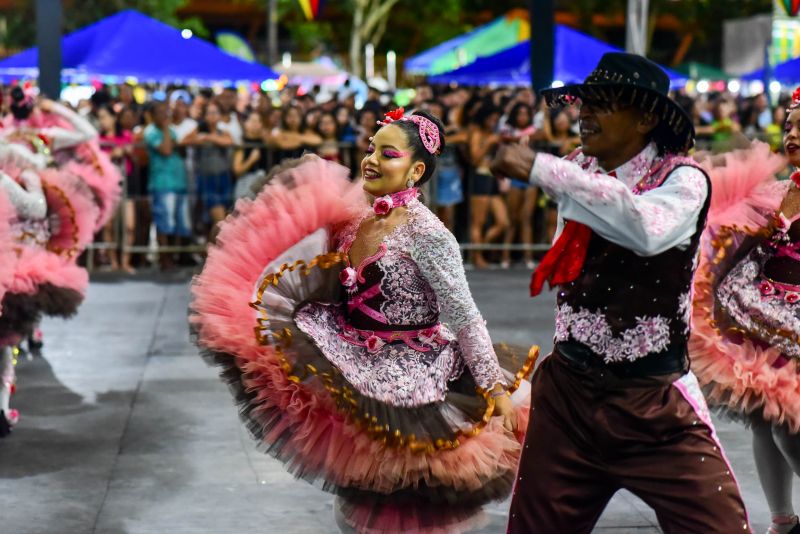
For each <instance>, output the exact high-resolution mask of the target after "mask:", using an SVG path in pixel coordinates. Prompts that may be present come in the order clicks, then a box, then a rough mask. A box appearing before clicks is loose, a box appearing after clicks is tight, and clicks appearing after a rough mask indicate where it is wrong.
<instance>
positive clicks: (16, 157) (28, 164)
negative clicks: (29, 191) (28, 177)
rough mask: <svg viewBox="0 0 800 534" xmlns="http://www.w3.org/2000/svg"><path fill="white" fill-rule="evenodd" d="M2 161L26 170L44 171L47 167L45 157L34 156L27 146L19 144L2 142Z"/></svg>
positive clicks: (0, 148)
mask: <svg viewBox="0 0 800 534" xmlns="http://www.w3.org/2000/svg"><path fill="white" fill-rule="evenodd" d="M0 161H7V162H9V163H11V164H13V165H16V166H17V167H21V168H24V169H29V168H33V169H38V170H42V169H44V168H45V167H46V166H47V160H46V159H45V157H44V156H42V155H39V154H34V153H33V152H32V151H31V150H30V149H29V148H27V147H26V146H24V145H20V144H17V143H5V142H0Z"/></svg>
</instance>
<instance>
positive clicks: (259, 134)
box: [233, 111, 269, 199]
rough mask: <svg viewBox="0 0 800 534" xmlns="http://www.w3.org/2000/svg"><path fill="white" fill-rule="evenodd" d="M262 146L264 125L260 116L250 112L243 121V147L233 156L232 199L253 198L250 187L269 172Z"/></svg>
mask: <svg viewBox="0 0 800 534" xmlns="http://www.w3.org/2000/svg"><path fill="white" fill-rule="evenodd" d="M263 144H264V124H263V122H262V120H261V115H260V114H259V113H258V112H256V111H251V112H250V113H249V114H248V115H247V118H246V119H245V121H244V146H241V147H238V148H237V149H236V151H235V152H234V154H233V175H234V177H235V178H236V187H235V188H234V194H233V196H234V198H237V199H238V198H244V197H250V198H252V197H254V196H255V195H254V194H253V192H252V190H251V187H250V186H251V185H252V184H253V182H255V181H256V180H258V179H259V178H260V177H262V176H264V175H266V173H267V171H268V170H269V167H268V166H267V154H266V150H265V149H264V148H263Z"/></svg>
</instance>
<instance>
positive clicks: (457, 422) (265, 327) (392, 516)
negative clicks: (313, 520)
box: [190, 159, 533, 534]
mask: <svg viewBox="0 0 800 534" xmlns="http://www.w3.org/2000/svg"><path fill="white" fill-rule="evenodd" d="M276 182H277V183H276ZM276 182H273V184H272V185H270V186H268V187H267V189H266V190H265V191H264V192H262V193H261V195H259V196H258V198H256V199H255V200H254V201H249V200H240V201H239V202H238V203H237V206H236V213H235V215H234V216H232V217H230V218H229V219H228V220H227V221H226V224H225V225H224V227H223V228H222V229H221V231H220V234H219V240H218V243H220V245H221V246H218V247H215V248H214V249H212V250H211V251H210V254H209V259H208V262H207V264H206V267H205V269H204V272H203V274H201V275H200V276H199V277H197V278H196V280H195V284H194V287H193V292H194V297H195V299H194V302H193V305H192V314H191V316H190V322H191V323H192V326H193V330H194V331H195V332H196V336H197V341H198V344H199V345H200V346H201V348H202V349H203V351H204V353H205V356H206V357H207V358H209V359H210V360H211V361H213V362H214V363H215V364H217V365H220V366H221V367H222V368H223V372H222V375H223V377H224V378H225V379H226V380H227V381H228V383H229V384H230V385H231V387H232V389H233V392H234V395H235V396H236V397H237V400H238V402H239V405H240V409H241V413H242V416H243V418H244V419H245V421H246V422H247V424H248V427H249V428H250V430H251V432H252V433H253V435H254V436H255V437H256V439H258V440H259V441H260V442H261V444H262V445H263V446H264V448H265V449H266V450H267V452H269V453H270V454H272V455H273V456H275V457H276V458H278V459H280V460H281V461H283V462H285V463H286V466H287V469H288V470H289V471H290V472H292V473H293V474H295V475H296V476H298V477H302V478H304V479H305V480H307V481H309V482H312V483H317V484H320V485H321V486H322V487H323V488H324V489H326V490H327V491H331V492H333V493H336V494H337V495H339V496H340V497H342V502H343V506H342V512H343V514H344V516H345V519H346V521H347V522H348V523H349V524H350V525H351V526H353V527H354V528H355V529H356V530H357V531H358V532H362V533H376V534H377V533H401V532H402V533H412V532H426V533H448V532H462V531H464V530H466V529H469V528H473V527H475V526H477V524H479V523H480V520H481V516H480V509H481V506H482V505H483V504H485V503H487V502H489V501H491V500H498V499H503V498H505V497H506V496H507V495H508V494H509V493H510V490H511V487H512V483H513V479H514V474H515V470H516V465H517V461H518V459H519V454H520V448H521V442H522V438H523V436H522V432H523V431H524V430H520V431H519V432H517V433H510V432H508V431H506V430H505V429H504V428H503V425H502V420H501V419H500V418H493V417H491V414H492V409H493V400H492V399H491V397H490V396H489V395H484V394H481V393H478V392H477V391H476V386H475V382H474V380H473V379H472V377H471V375H470V373H469V371H468V370H467V369H465V368H464V366H463V363H462V361H461V358H460V357H459V348H458V345H457V343H455V342H454V341H453V336H452V334H450V333H449V332H448V331H447V329H446V328H444V327H440V328H439V329H436V330H435V331H433V330H426V331H421V332H418V335H417V336H416V337H415V339H414V340H412V343H413V344H414V345H415V346H416V348H412V347H411V346H410V345H409V344H408V343H406V342H405V341H391V340H382V341H380V342H377V341H375V340H374V339H372V336H367V335H366V334H368V333H365V332H356V331H353V330H352V329H348V328H346V325H347V322H346V318H345V313H344V310H343V308H342V304H341V295H340V294H339V291H340V288H341V283H340V282H339V273H340V272H341V270H342V268H343V266H344V255H343V254H342V253H339V252H336V251H332V250H330V249H329V246H330V235H329V234H328V232H327V230H326V228H329V227H331V226H333V225H337V224H342V223H345V222H347V221H350V220H352V219H353V218H354V217H356V216H357V215H358V213H359V212H360V211H361V209H362V207H363V205H364V199H363V193H362V192H361V188H360V187H359V186H358V185H354V184H351V183H350V182H349V180H348V179H347V170H346V169H343V168H341V167H339V166H337V165H332V164H329V163H324V162H322V161H321V160H315V159H312V160H310V161H309V160H306V162H305V163H304V164H303V165H302V166H300V167H298V168H296V169H294V170H291V171H288V172H287V173H285V174H284V175H283V176H280V177H279V179H278V180H277V181H276ZM323 184H324V187H323ZM345 338H347V339H345ZM370 339H371V341H369V343H368V342H367V340H370ZM359 342H363V344H364V346H359V345H358V343H359ZM511 361H512V358H511V357H509V362H511ZM515 363H516V364H517V367H516V368H514V367H513V365H512V364H511V363H506V362H504V361H501V364H503V366H504V368H505V369H508V371H507V372H506V378H507V380H508V381H509V382H510V383H513V384H514V385H515V386H520V385H521V386H522V387H521V388H520V390H519V391H518V392H517V393H516V394H515V395H514V396H512V400H514V402H515V405H516V406H517V418H518V425H519V428H520V429H525V428H526V427H527V415H528V404H527V403H528V397H529V396H528V394H527V393H528V388H526V386H527V382H525V381H524V379H525V377H526V376H527V374H528V373H529V372H530V371H531V369H532V366H533V362H532V360H531V359H526V360H524V361H516V362H515ZM512 368H513V369H514V371H515V372H512V371H511V369H512Z"/></svg>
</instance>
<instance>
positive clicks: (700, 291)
mask: <svg viewBox="0 0 800 534" xmlns="http://www.w3.org/2000/svg"><path fill="white" fill-rule="evenodd" d="M754 233H755V232H754V231H752V230H749V231H743V230H741V229H734V228H723V229H722V230H720V231H719V232H718V234H717V237H716V239H715V240H714V247H715V250H717V254H716V255H715V256H714V257H713V258H711V259H710V260H709V259H706V258H704V259H703V260H702V261H701V263H700V266H699V268H698V270H697V274H696V275H695V293H694V295H695V296H694V303H693V315H692V319H693V327H692V335H691V338H690V340H689V353H690V355H691V359H692V370H693V371H694V373H695V374H696V375H697V378H698V380H699V381H700V384H701V385H702V386H703V390H704V392H705V394H706V397H707V399H708V401H709V403H710V404H711V405H712V406H714V407H715V408H716V409H717V410H720V411H723V412H725V413H726V414H727V415H729V416H731V417H734V418H740V419H745V420H747V419H749V418H751V417H758V418H762V419H765V420H767V421H770V422H772V423H774V424H785V425H787V426H788V427H789V428H790V429H791V431H792V432H794V433H797V432H798V431H800V376H799V375H798V365H797V360H795V359H789V360H788V361H787V362H786V363H785V364H784V365H776V361H778V360H779V359H781V358H783V357H782V355H781V352H780V350H778V349H776V348H774V347H766V346H764V344H763V343H760V342H755V343H754V342H753V341H752V340H751V339H749V338H747V337H746V336H742V335H741V332H738V331H732V332H731V334H730V335H726V334H725V333H724V332H723V331H722V329H727V321H726V320H725V317H724V314H720V313H718V312H717V307H718V305H717V304H716V302H715V299H714V291H715V289H716V287H717V285H718V284H719V283H720V282H721V280H723V279H724V277H725V275H726V274H727V273H728V272H729V270H730V269H731V268H732V267H733V266H734V265H736V264H737V263H738V262H739V261H740V260H741V259H742V257H743V256H745V255H746V253H747V252H749V250H750V249H751V248H752V245H753V244H755V243H757V242H758V240H759V235H760V236H762V237H761V238H763V235H764V234H766V233H768V230H763V231H761V233H760V234H756V235H751V234H754ZM748 243H749V245H748ZM739 338H741V339H739Z"/></svg>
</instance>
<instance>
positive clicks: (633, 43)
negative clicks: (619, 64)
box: [625, 0, 650, 56]
mask: <svg viewBox="0 0 800 534" xmlns="http://www.w3.org/2000/svg"><path fill="white" fill-rule="evenodd" d="M649 3H650V2H649V0H628V16H627V17H625V51H626V52H630V53H631V54H639V55H640V56H645V55H647V21H648V20H649V19H648V11H649V10H648V8H649Z"/></svg>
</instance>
